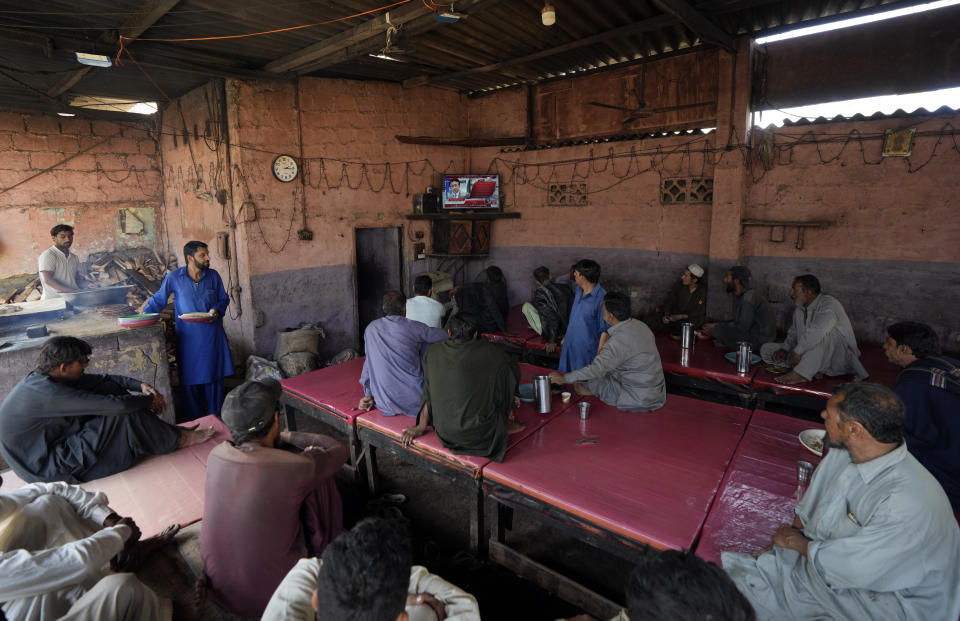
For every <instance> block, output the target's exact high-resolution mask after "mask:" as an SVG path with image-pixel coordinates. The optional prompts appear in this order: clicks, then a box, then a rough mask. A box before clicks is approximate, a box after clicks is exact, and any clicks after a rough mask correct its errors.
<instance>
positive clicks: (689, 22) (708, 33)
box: [653, 0, 733, 52]
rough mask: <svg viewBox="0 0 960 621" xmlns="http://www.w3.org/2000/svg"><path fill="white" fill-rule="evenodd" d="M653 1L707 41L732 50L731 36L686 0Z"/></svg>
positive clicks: (729, 50)
mask: <svg viewBox="0 0 960 621" xmlns="http://www.w3.org/2000/svg"><path fill="white" fill-rule="evenodd" d="M653 3H654V4H655V5H656V6H657V8H658V9H660V10H661V11H663V12H664V13H669V14H670V15H673V16H674V17H676V18H677V19H679V20H680V21H681V22H683V24H684V25H685V26H686V27H687V28H689V29H690V30H692V31H693V32H695V33H696V34H697V36H699V37H700V38H701V39H703V40H704V41H706V42H707V43H712V44H713V45H717V46H719V47H722V48H723V49H725V50H727V51H728V52H733V37H732V36H730V34H729V33H728V32H726V31H724V30H723V29H722V28H720V27H719V26H717V25H716V24H714V23H713V22H712V21H710V20H709V19H707V17H706V16H705V15H704V14H703V13H701V12H700V11H698V10H697V9H695V8H694V7H693V5H692V4H689V3H688V2H687V1H686V0H653Z"/></svg>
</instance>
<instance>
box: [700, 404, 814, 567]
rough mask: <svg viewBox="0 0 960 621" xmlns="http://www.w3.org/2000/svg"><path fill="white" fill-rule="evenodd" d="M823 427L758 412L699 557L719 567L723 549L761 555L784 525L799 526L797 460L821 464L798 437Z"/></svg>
mask: <svg viewBox="0 0 960 621" xmlns="http://www.w3.org/2000/svg"><path fill="white" fill-rule="evenodd" d="M822 428H823V425H818V424H816V423H811V422H809V421H804V420H799V419H796V418H790V417H789V416H783V415H781V414H773V413H771V412H767V411H764V410H756V411H755V412H754V413H753V416H752V417H751V419H750V424H749V426H748V427H747V432H746V434H744V436H743V440H741V442H740V446H739V447H737V452H736V454H735V455H734V457H733V463H732V464H731V465H730V468H729V470H728V471H727V474H726V476H725V477H724V481H723V485H722V487H721V489H720V493H719V494H717V500H716V502H715V503H714V505H713V508H712V509H711V510H710V515H708V516H707V521H706V522H705V523H704V526H703V534H702V535H701V537H700V543H699V544H698V545H697V554H698V555H699V556H701V557H702V558H705V559H707V560H708V561H713V562H714V563H717V564H719V563H720V552H721V551H723V550H731V551H734V552H749V553H756V552H758V551H760V550H762V549H763V548H765V547H766V546H768V545H769V544H770V541H771V539H772V538H773V533H774V532H775V531H776V530H777V527H778V526H779V525H780V524H790V523H792V522H793V508H794V506H795V505H796V503H797V499H796V497H795V493H796V491H797V461H800V460H803V461H808V462H810V463H812V464H814V465H817V464H818V463H820V458H819V457H817V456H816V455H814V454H813V453H811V452H810V451H808V450H806V449H805V448H803V445H801V444H800V441H799V440H798V439H797V434H799V433H800V432H801V431H803V430H804V429H822Z"/></svg>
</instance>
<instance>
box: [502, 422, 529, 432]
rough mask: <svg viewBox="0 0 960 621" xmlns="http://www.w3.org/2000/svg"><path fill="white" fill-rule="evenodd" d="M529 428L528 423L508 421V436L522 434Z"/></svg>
mask: <svg viewBox="0 0 960 621" xmlns="http://www.w3.org/2000/svg"><path fill="white" fill-rule="evenodd" d="M526 428H527V424H526V423H521V422H520V421H518V420H508V421H507V435H513V434H515V433H520V432H521V431H523V430H524V429H526Z"/></svg>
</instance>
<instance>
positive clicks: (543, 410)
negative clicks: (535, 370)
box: [533, 375, 550, 414]
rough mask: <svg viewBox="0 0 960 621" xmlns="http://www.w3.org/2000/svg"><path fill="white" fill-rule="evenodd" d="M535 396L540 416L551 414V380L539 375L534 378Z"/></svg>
mask: <svg viewBox="0 0 960 621" xmlns="http://www.w3.org/2000/svg"><path fill="white" fill-rule="evenodd" d="M533 395H534V398H535V401H536V403H537V413H538V414H549V413H550V378H549V377H548V376H546V375H538V376H536V377H535V378H533Z"/></svg>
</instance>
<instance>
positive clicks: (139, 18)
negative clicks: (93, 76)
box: [47, 0, 180, 97]
mask: <svg viewBox="0 0 960 621" xmlns="http://www.w3.org/2000/svg"><path fill="white" fill-rule="evenodd" d="M179 2H180V0H153V1H152V2H151V3H150V4H149V5H147V6H146V7H145V10H144V12H143V13H137V14H135V15H131V16H130V17H128V18H127V19H125V20H124V22H123V24H121V25H120V28H119V31H120V35H121V36H126V37H133V38H136V37H139V36H140V35H142V34H143V33H144V32H145V31H146V30H147V29H148V28H150V26H153V25H154V24H155V23H157V22H158V21H159V20H160V18H162V17H163V16H164V15H166V14H167V12H169V11H170V9H172V8H173V7H175V6H176V5H177V3H179ZM100 39H101V40H104V41H105V40H106V39H107V35H106V33H104V35H101V37H100ZM131 43H133V42H132V41H130V42H128V43H127V45H130V44H131ZM92 68H93V67H89V66H86V67H81V68H80V69H77V70H76V71H74V72H73V73H71V74H68V75H65V76H64V77H63V78H62V79H60V80H59V81H58V82H57V83H56V84H54V85H53V86H52V87H50V89H49V90H47V95H50V96H51V97H59V96H60V95H62V94H64V93H65V92H67V91H68V90H70V89H71V88H73V87H74V86H76V85H77V82H79V81H80V80H82V79H83V76H85V75H87V73H88V72H89V71H90V70H91V69H92Z"/></svg>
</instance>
